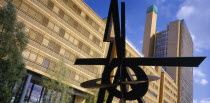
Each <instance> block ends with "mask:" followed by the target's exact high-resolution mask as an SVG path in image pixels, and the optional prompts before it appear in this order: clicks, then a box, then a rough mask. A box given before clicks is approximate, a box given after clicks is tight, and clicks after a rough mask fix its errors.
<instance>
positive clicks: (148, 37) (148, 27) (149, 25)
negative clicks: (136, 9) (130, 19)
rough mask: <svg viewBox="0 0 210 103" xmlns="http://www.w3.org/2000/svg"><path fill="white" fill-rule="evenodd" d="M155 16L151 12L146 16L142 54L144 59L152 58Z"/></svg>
mask: <svg viewBox="0 0 210 103" xmlns="http://www.w3.org/2000/svg"><path fill="white" fill-rule="evenodd" d="M156 21H157V14H156V13H155V12H154V11H151V12H149V13H147V14H146V23H145V28H144V39H143V48H142V53H143V54H144V56H145V57H152V56H153V52H154V38H155V36H154V35H155V32H156Z"/></svg>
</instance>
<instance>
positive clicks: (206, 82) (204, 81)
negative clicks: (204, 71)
mask: <svg viewBox="0 0 210 103" xmlns="http://www.w3.org/2000/svg"><path fill="white" fill-rule="evenodd" d="M200 84H201V85H206V84H208V81H207V80H206V79H201V81H200Z"/></svg>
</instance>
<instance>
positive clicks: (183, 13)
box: [177, 6, 195, 19]
mask: <svg viewBox="0 0 210 103" xmlns="http://www.w3.org/2000/svg"><path fill="white" fill-rule="evenodd" d="M194 11H195V8H194V7H193V6H183V7H181V9H179V11H178V13H177V17H178V18H185V19H186V18H189V17H191V15H192V14H193V12H194Z"/></svg>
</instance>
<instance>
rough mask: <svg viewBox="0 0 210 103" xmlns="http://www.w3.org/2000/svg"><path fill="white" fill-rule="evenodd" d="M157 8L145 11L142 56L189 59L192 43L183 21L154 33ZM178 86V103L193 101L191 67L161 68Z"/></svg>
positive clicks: (191, 53)
mask: <svg viewBox="0 0 210 103" xmlns="http://www.w3.org/2000/svg"><path fill="white" fill-rule="evenodd" d="M156 13H157V7H156V6H154V5H152V6H150V7H149V8H148V9H147V17H146V24H145V32H144V39H145V40H144V43H143V49H142V50H143V51H142V52H143V54H144V55H145V56H146V57H189V56H193V41H192V37H191V35H190V33H189V30H188V28H187V26H186V24H185V22H184V20H177V21H173V22H170V23H169V25H167V29H166V30H163V31H160V32H158V31H156V29H155V28H156V23H155V22H156V21H155V20H156V19H157V16H156V15H157V14H156ZM163 71H164V72H166V73H167V74H169V76H170V77H171V78H172V79H173V80H174V82H175V84H176V85H177V86H178V98H177V102H178V103H192V101H193V79H192V78H193V70H192V67H187V68H186V67H163Z"/></svg>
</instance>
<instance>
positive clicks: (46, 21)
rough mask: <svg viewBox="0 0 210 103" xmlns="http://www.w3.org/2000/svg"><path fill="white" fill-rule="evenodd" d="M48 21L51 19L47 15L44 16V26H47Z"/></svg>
mask: <svg viewBox="0 0 210 103" xmlns="http://www.w3.org/2000/svg"><path fill="white" fill-rule="evenodd" d="M48 23H49V19H48V18H47V17H45V16H43V19H42V24H43V25H44V26H47V24H48Z"/></svg>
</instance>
